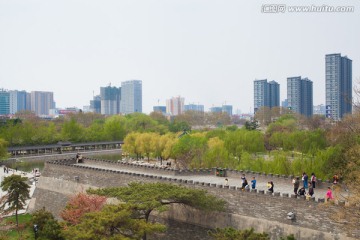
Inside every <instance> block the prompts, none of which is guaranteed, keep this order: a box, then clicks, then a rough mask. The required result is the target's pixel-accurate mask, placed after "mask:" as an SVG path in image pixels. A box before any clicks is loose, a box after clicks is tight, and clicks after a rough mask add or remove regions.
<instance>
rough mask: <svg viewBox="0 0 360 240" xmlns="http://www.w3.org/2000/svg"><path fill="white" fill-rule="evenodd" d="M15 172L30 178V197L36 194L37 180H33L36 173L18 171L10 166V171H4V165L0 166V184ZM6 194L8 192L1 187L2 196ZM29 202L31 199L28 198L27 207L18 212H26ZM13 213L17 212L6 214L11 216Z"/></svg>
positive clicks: (0, 195)
mask: <svg viewBox="0 0 360 240" xmlns="http://www.w3.org/2000/svg"><path fill="white" fill-rule="evenodd" d="M13 174H16V175H21V176H23V177H27V178H29V179H30V183H31V184H30V198H31V197H32V195H33V194H34V191H35V182H34V181H31V180H32V179H34V175H33V174H32V173H28V172H23V171H16V170H15V169H10V168H9V171H8V172H4V166H1V167H0V184H1V182H2V181H3V180H4V178H5V177H8V176H11V175H13ZM5 194H6V192H4V191H2V189H1V188H0V197H3V196H4V195H5ZM29 203H30V199H29V200H26V206H25V209H23V210H20V211H19V212H18V213H19V214H23V213H26V210H27V208H28V206H29ZM13 214H15V213H10V214H8V215H6V216H11V215H13ZM2 216H4V215H2Z"/></svg>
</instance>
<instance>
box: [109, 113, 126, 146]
mask: <svg viewBox="0 0 360 240" xmlns="http://www.w3.org/2000/svg"><path fill="white" fill-rule="evenodd" d="M125 124H126V120H125V119H124V118H123V117H121V116H118V115H115V116H111V117H109V118H107V119H106V120H105V124H104V135H105V136H106V139H107V140H110V141H116V140H123V139H124V138H125V134H126V131H125Z"/></svg>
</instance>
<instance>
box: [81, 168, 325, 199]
mask: <svg viewBox="0 0 360 240" xmlns="http://www.w3.org/2000/svg"><path fill="white" fill-rule="evenodd" d="M76 165H82V166H88V167H95V168H101V169H110V170H123V171H127V172H133V173H139V174H149V173H148V172H146V170H143V169H141V168H139V169H134V168H130V167H126V165H114V166H99V165H92V164H91V163H80V164H76ZM150 175H153V176H162V177H168V178H177V179H183V180H193V181H194V182H195V181H198V182H206V183H210V184H222V185H225V178H227V179H228V185H229V186H236V187H241V179H240V178H239V177H217V176H214V175H212V176H201V175H190V176H178V175H176V176H174V175H172V174H166V172H164V173H161V174H160V173H151V174H150ZM252 177H253V175H252V174H246V179H247V180H248V183H249V184H250V181H251V180H252ZM256 179H257V183H256V189H258V190H265V191H267V186H266V184H267V182H268V181H273V183H274V192H280V193H288V194H289V196H290V195H291V194H292V193H293V185H292V183H291V179H289V183H288V184H286V183H284V181H279V182H277V181H276V180H277V179H276V178H266V177H256ZM301 186H302V184H300V187H301ZM326 191H327V189H326V188H315V189H314V192H315V194H314V197H315V198H316V199H318V198H325V195H326Z"/></svg>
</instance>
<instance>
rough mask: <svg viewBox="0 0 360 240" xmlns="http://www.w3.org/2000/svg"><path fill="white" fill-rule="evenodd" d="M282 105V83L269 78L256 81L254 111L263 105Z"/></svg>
mask: <svg viewBox="0 0 360 240" xmlns="http://www.w3.org/2000/svg"><path fill="white" fill-rule="evenodd" d="M279 106H280V85H279V83H277V82H275V81H270V82H268V81H267V79H264V80H255V81H254V112H256V111H257V110H258V109H259V108H261V107H269V108H272V107H279Z"/></svg>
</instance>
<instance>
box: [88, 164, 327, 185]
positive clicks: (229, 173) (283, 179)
mask: <svg viewBox="0 0 360 240" xmlns="http://www.w3.org/2000/svg"><path fill="white" fill-rule="evenodd" d="M84 161H85V163H91V165H94V166H96V165H97V166H108V167H117V168H118V167H121V166H125V167H126V168H128V169H129V168H130V169H133V170H143V171H146V172H148V173H149V174H166V175H173V176H192V175H197V176H210V175H213V176H214V175H215V174H216V171H217V168H210V169H209V168H201V169H191V170H175V169H173V168H162V167H156V166H146V165H139V164H135V163H127V162H114V161H111V160H103V159H95V158H85V159H84ZM224 171H225V172H226V175H225V176H224V177H234V178H239V179H240V177H241V176H242V175H243V174H246V175H251V176H255V177H256V179H264V180H265V179H266V180H267V181H272V180H276V182H278V183H285V184H290V183H291V181H292V179H293V178H294V176H292V175H290V176H288V175H280V174H272V173H269V174H266V173H260V172H254V171H245V170H233V169H224ZM329 186H331V183H330V182H329V181H328V180H326V181H322V180H321V179H317V183H316V187H317V188H327V187H329Z"/></svg>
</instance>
